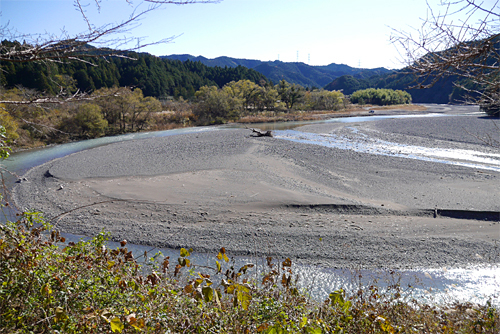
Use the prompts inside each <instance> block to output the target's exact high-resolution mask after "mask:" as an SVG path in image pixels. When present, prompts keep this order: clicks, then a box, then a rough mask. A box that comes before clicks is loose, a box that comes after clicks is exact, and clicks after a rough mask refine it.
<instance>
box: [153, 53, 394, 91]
mask: <svg viewBox="0 0 500 334" xmlns="http://www.w3.org/2000/svg"><path fill="white" fill-rule="evenodd" d="M160 58H163V59H171V60H180V61H188V60H189V61H193V62H201V63H202V64H204V65H206V66H210V67H215V66H219V67H237V66H244V67H247V68H249V69H253V70H256V71H257V72H259V73H261V74H263V75H264V76H265V77H266V78H267V79H268V80H271V81H273V82H274V83H278V82H279V81H281V80H283V79H284V80H286V81H287V82H289V83H293V84H298V85H301V86H304V87H311V88H312V87H316V88H322V87H324V86H326V85H327V84H329V83H330V82H332V81H333V80H335V79H336V78H338V77H340V76H342V75H352V76H354V77H359V78H360V79H363V78H366V77H370V76H372V75H381V74H385V73H391V72H392V71H391V70H388V69H385V68H383V67H379V68H376V69H366V68H354V67H350V66H348V65H345V64H335V63H331V64H329V65H322V66H315V65H308V64H305V63H303V62H282V61H279V60H274V61H261V60H256V59H245V58H232V57H226V56H221V57H217V58H212V59H210V58H206V57H203V56H193V55H190V54H177V55H166V56H160Z"/></svg>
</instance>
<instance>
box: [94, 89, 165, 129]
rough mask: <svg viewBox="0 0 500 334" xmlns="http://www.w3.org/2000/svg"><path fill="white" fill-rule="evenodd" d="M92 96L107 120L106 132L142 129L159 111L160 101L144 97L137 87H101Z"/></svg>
mask: <svg viewBox="0 0 500 334" xmlns="http://www.w3.org/2000/svg"><path fill="white" fill-rule="evenodd" d="M93 96H95V97H97V99H96V103H97V104H98V105H99V107H100V108H101V111H102V114H103V116H104V118H105V119H106V121H107V122H108V129H107V130H106V132H107V133H108V134H115V133H125V132H133V131H139V130H142V129H144V128H145V127H147V125H148V123H149V121H150V120H151V117H152V115H153V114H154V113H157V112H160V111H161V103H160V102H159V101H158V100H157V99H155V98H153V97H144V95H143V93H142V90H141V89H139V88H136V89H134V90H132V89H129V88H126V87H122V88H101V89H99V90H97V91H96V92H94V94H93Z"/></svg>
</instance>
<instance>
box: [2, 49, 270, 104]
mask: <svg viewBox="0 0 500 334" xmlns="http://www.w3.org/2000/svg"><path fill="white" fill-rule="evenodd" d="M2 43H3V44H15V43H17V42H14V43H13V42H8V41H3V42H2ZM125 56H126V57H108V58H94V59H93V60H92V62H60V63H57V62H45V63H42V62H39V63H38V62H0V85H1V86H3V87H5V88H7V89H9V88H14V87H16V86H23V87H25V88H32V89H36V90H38V91H39V92H44V93H46V94H56V93H58V92H59V91H60V90H61V88H64V89H65V90H67V91H68V92H70V93H73V92H75V91H76V90H77V89H79V90H80V91H84V92H92V91H95V90H97V89H100V88H111V87H114V86H120V87H125V86H127V87H135V88H140V89H141V90H142V92H143V93H144V95H145V96H154V97H158V98H165V97H167V96H173V97H175V98H177V97H180V96H182V97H183V98H190V97H193V96H194V93H195V92H196V91H197V90H198V89H200V87H202V86H205V85H209V86H212V85H216V86H218V87H222V86H224V85H225V84H227V83H229V82H231V81H238V80H251V81H252V82H256V83H259V82H260V81H265V80H266V78H265V77H264V76H263V75H262V74H260V73H259V72H257V71H255V70H252V69H248V68H246V67H244V66H236V67H218V66H215V67H210V66H206V65H203V64H202V63H200V62H193V61H189V60H188V61H184V62H182V61H179V60H169V59H161V58H158V57H155V56H152V55H150V54H147V53H135V52H129V53H127V54H126V55H125Z"/></svg>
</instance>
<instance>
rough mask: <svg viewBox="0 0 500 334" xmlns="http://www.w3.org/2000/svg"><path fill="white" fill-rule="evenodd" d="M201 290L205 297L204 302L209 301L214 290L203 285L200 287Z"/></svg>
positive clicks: (212, 296)
mask: <svg viewBox="0 0 500 334" xmlns="http://www.w3.org/2000/svg"><path fill="white" fill-rule="evenodd" d="M201 291H202V293H203V297H204V298H205V302H207V303H208V302H211V301H212V299H213V298H214V290H212V288H211V287H209V286H205V287H203V288H202V289H201Z"/></svg>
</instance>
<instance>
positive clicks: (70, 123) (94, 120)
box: [62, 103, 108, 138]
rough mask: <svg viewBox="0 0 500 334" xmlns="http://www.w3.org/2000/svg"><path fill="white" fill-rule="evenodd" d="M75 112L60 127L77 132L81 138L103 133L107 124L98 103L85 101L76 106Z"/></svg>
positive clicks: (98, 135) (93, 136)
mask: <svg viewBox="0 0 500 334" xmlns="http://www.w3.org/2000/svg"><path fill="white" fill-rule="evenodd" d="M77 110H78V111H77V113H76V114H75V115H74V116H73V117H71V118H69V119H66V120H65V121H64V122H63V125H62V129H63V130H64V131H66V132H69V133H78V135H79V136H80V137H83V138H96V137H100V136H102V135H104V133H105V131H106V128H107V126H108V121H106V120H105V119H104V117H103V115H102V113H101V108H100V107H99V106H98V105H95V104H91V103H86V104H82V105H79V106H78V107H77Z"/></svg>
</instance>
